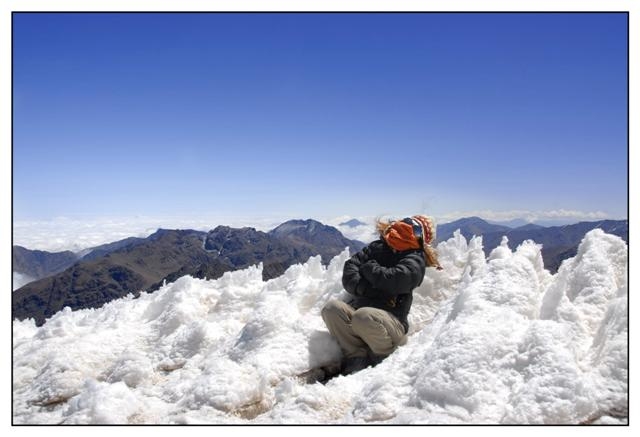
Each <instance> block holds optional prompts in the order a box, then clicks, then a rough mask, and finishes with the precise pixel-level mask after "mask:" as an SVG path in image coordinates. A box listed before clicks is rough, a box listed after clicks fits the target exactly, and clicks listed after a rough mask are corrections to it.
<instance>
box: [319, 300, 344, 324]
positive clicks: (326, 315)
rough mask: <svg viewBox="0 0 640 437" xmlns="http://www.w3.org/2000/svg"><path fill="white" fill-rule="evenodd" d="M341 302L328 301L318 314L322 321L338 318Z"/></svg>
mask: <svg viewBox="0 0 640 437" xmlns="http://www.w3.org/2000/svg"><path fill="white" fill-rule="evenodd" d="M341 304H342V302H340V301H339V300H335V299H333V300H330V301H329V302H327V303H326V304H325V305H324V306H323V307H322V311H321V312H320V314H321V316H322V318H323V319H324V320H328V319H334V318H335V317H336V316H338V314H340V312H341V311H343V310H342V305H341Z"/></svg>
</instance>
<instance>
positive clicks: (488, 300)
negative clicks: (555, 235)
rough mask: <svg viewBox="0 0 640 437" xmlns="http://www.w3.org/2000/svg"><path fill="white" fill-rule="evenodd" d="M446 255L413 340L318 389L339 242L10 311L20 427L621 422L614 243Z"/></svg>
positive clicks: (620, 271) (622, 314) (474, 245)
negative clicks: (46, 309)
mask: <svg viewBox="0 0 640 437" xmlns="http://www.w3.org/2000/svg"><path fill="white" fill-rule="evenodd" d="M438 252H439V255H440V260H441V263H442V265H443V267H444V270H442V271H436V270H434V269H428V272H427V274H426V276H425V280H424V282H423V284H422V285H421V286H420V287H419V288H417V289H416V290H415V291H414V296H415V297H414V304H413V307H412V311H411V314H410V319H409V321H410V323H411V329H410V333H409V334H410V336H409V341H408V343H407V344H406V345H404V346H402V347H400V348H399V349H398V350H397V351H396V352H395V353H394V354H392V355H391V356H390V357H389V358H387V359H386V360H384V361H383V362H382V363H381V364H379V365H378V366H377V367H375V368H368V369H365V370H363V371H361V372H359V373H357V374H354V375H350V376H347V377H344V376H339V377H336V378H334V379H333V380H331V381H330V382H329V383H327V384H326V385H321V384H305V383H303V382H302V381H301V380H300V379H299V378H297V377H296V375H298V374H300V373H301V372H303V371H305V370H306V369H309V368H310V367H313V366H318V365H321V364H323V363H328V362H331V361H334V360H337V359H339V356H340V351H339V348H338V346H337V344H336V343H335V341H334V340H333V339H332V338H331V337H330V336H329V334H328V332H327V330H326V329H325V327H324V325H323V322H322V319H321V318H320V310H321V308H322V306H323V305H324V304H325V303H326V302H327V300H329V299H332V298H340V297H341V296H343V294H344V293H345V292H344V291H343V290H342V286H341V275H342V266H343V264H344V262H345V261H346V260H347V258H348V256H349V254H348V252H347V251H346V250H345V252H343V253H342V254H340V255H339V256H337V257H336V258H334V259H333V261H332V262H331V264H330V265H329V266H328V267H326V268H325V267H323V266H322V265H321V263H320V258H319V257H314V258H311V259H309V261H308V262H307V263H306V264H304V265H295V266H292V267H291V268H289V269H288V270H287V271H286V273H285V274H284V275H283V276H281V277H279V278H276V279H273V280H270V281H267V282H263V281H262V280H261V274H262V272H261V266H256V267H252V268H249V269H246V270H242V271H236V272H230V273H226V274H225V275H224V276H223V277H222V278H220V279H218V280H212V281H208V280H200V279H194V278H192V277H188V276H186V277H183V278H180V279H179V280H177V281H176V282H174V283H172V284H167V285H166V286H164V287H162V288H161V289H160V290H158V291H156V292H154V293H152V294H146V293H143V294H142V295H141V296H140V297H139V298H138V299H133V298H131V297H126V298H123V299H119V300H116V301H113V302H110V303H109V304H107V305H105V306H104V307H102V308H100V309H95V310H80V311H70V310H69V309H68V308H67V309H65V310H63V311H61V312H59V313H58V314H56V315H55V316H53V317H52V318H51V319H49V320H48V321H47V323H45V324H44V325H43V326H41V327H39V328H38V327H36V326H35V325H34V323H33V321H31V320H29V321H22V322H14V323H13V360H14V367H13V414H14V418H13V419H14V423H65V424H79V423H82V424H84V423H94V424H97V423H296V424H303V423H323V424H325V423H401V424H415V423H427V424H448V423H474V424H481V423H491V424H495V423H553V424H561V423H625V419H619V417H624V416H626V415H627V402H628V401H627V400H628V397H627V388H628V376H627V372H628V357H627V344H628V340H627V332H628V320H627V246H626V244H625V243H624V242H623V241H622V240H621V239H620V238H618V237H615V236H612V235H608V234H605V233H603V232H602V231H600V230H594V231H591V232H590V233H589V234H587V235H586V237H585V238H584V240H583V242H582V244H581V245H580V248H579V250H578V253H577V255H576V257H574V258H572V259H569V260H567V261H565V262H564V264H563V265H562V267H561V268H560V270H559V272H558V273H557V274H556V275H553V276H552V275H551V274H550V273H549V272H547V271H546V270H544V268H543V263H542V257H541V254H540V246H538V245H536V244H535V243H533V242H531V241H528V242H524V243H523V244H522V245H521V246H520V247H518V248H517V249H516V250H515V251H511V250H510V249H509V248H508V247H507V245H506V241H503V244H502V245H501V246H499V247H497V248H496V249H495V250H494V251H493V252H492V253H491V254H490V256H489V257H488V258H487V259H485V257H484V254H483V252H482V240H481V238H474V239H472V240H471V241H469V242H468V241H467V240H466V239H465V238H464V237H462V236H461V235H460V234H459V233H456V234H455V235H454V237H453V238H451V239H450V240H448V241H446V242H443V243H441V244H440V245H439V246H438Z"/></svg>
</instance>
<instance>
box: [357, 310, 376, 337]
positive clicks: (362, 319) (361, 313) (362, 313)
mask: <svg viewBox="0 0 640 437" xmlns="http://www.w3.org/2000/svg"><path fill="white" fill-rule="evenodd" d="M374 323H376V322H375V319H374V318H373V316H372V314H371V311H369V310H368V308H366V307H365V308H360V309H358V310H357V311H356V312H355V313H353V317H352V318H351V325H352V326H353V329H354V330H355V331H356V332H366V331H368V328H370V327H371V325H372V324H374Z"/></svg>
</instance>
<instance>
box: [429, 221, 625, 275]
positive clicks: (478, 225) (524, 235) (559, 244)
mask: <svg viewBox="0 0 640 437" xmlns="http://www.w3.org/2000/svg"><path fill="white" fill-rule="evenodd" d="M595 228H600V229H602V230H603V231H605V232H607V233H609V234H613V235H617V236H619V237H620V238H622V239H623V240H624V241H625V242H626V243H627V244H629V221H628V220H602V221H597V222H580V223H575V224H572V225H564V226H550V227H544V226H540V225H536V224H532V223H529V224H525V225H522V226H519V227H517V228H510V227H508V226H505V225H499V224H492V223H489V222H487V221H485V220H483V219H481V218H479V217H468V218H463V219H460V220H456V221H454V222H451V223H446V224H443V225H439V226H438V228H437V238H438V242H440V241H445V240H448V239H449V238H451V236H452V235H453V233H454V231H456V230H457V229H459V230H460V233H461V234H462V235H463V236H464V237H465V238H467V239H469V238H471V237H473V236H474V235H482V243H483V248H484V251H485V253H486V254H487V255H488V254H489V253H490V252H491V251H492V250H493V249H495V248H496V247H497V246H499V245H500V242H501V241H502V237H503V236H506V237H507V239H508V240H509V242H508V244H509V247H510V248H511V249H515V248H516V247H518V246H519V245H520V244H521V243H522V242H523V241H525V240H533V241H535V242H536V243H538V244H542V259H543V261H544V266H545V268H546V269H547V270H549V271H551V272H552V273H555V272H557V271H558V268H559V267H560V264H561V263H562V261H564V260H565V259H567V258H571V257H573V256H574V255H575V254H576V252H577V250H578V245H579V244H580V241H582V238H583V237H584V236H585V234H586V233H587V232H589V231H590V230H592V229H595Z"/></svg>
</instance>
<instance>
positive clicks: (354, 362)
mask: <svg viewBox="0 0 640 437" xmlns="http://www.w3.org/2000/svg"><path fill="white" fill-rule="evenodd" d="M369 364H370V363H369V358H368V357H351V358H347V359H345V360H344V361H343V362H342V367H341V369H340V373H341V374H342V375H345V376H346V375H350V374H352V373H355V372H358V371H360V370H362V369H365V368H366V367H367V366H369Z"/></svg>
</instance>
